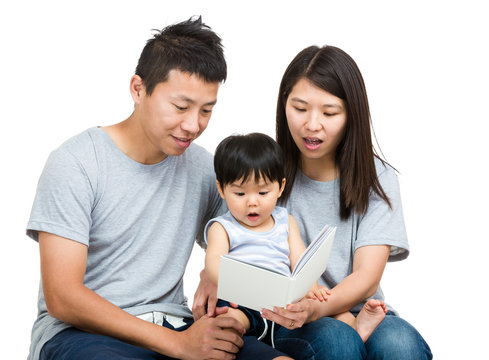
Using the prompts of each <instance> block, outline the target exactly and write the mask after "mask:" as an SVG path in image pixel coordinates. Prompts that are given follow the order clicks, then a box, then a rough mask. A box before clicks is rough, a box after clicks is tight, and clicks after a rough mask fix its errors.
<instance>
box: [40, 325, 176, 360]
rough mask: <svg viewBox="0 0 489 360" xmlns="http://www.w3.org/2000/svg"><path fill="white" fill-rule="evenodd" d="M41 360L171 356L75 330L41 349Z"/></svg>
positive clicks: (163, 359) (157, 359)
mask: <svg viewBox="0 0 489 360" xmlns="http://www.w3.org/2000/svg"><path fill="white" fill-rule="evenodd" d="M39 359H40V360H88V359H90V360H111V359H120V360H123V359H127V360H129V359H131V360H132V359H142V360H143V359H144V360H145V359H148V360H149V359H151V360H167V359H172V358H170V357H167V356H164V355H161V354H158V353H156V352H154V351H151V350H148V349H145V348H142V347H139V346H135V345H131V344H128V343H125V342H123V341H120V340H117V339H114V338H111V337H109V336H103V335H96V334H90V333H87V332H84V331H80V330H78V329H75V328H69V329H66V330H63V331H62V332H60V333H58V334H57V335H56V336H54V337H53V338H52V339H51V340H49V341H48V342H47V343H46V344H45V345H44V346H43V348H42V350H41V354H40V358H39Z"/></svg>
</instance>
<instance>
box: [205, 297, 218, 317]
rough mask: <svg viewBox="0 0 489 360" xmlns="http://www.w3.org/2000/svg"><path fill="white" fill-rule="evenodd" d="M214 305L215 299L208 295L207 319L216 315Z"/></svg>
mask: <svg viewBox="0 0 489 360" xmlns="http://www.w3.org/2000/svg"><path fill="white" fill-rule="evenodd" d="M216 304H217V297H216V296H214V295H209V298H208V299H207V315H208V316H209V317H213V316H215V315H216Z"/></svg>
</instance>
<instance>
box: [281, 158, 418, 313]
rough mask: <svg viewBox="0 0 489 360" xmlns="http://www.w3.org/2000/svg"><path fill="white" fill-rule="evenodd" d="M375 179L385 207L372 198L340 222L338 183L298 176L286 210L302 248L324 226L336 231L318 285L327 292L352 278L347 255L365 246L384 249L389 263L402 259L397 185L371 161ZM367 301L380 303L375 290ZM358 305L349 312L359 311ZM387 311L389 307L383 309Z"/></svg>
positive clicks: (382, 167)
mask: <svg viewBox="0 0 489 360" xmlns="http://www.w3.org/2000/svg"><path fill="white" fill-rule="evenodd" d="M375 165H376V169H377V175H378V178H379V181H380V184H381V185H382V188H383V189H384V191H385V193H386V195H387V196H388V197H389V199H390V202H391V204H392V209H391V208H389V205H388V204H387V203H386V202H385V201H384V200H382V199H381V198H379V197H378V196H377V195H376V194H371V196H370V202H369V207H368V210H367V212H366V213H365V214H363V215H358V214H357V213H353V214H352V215H351V216H350V218H349V219H348V220H341V219H340V215H339V214H340V205H339V199H340V188H339V185H340V182H339V179H336V180H334V181H330V182H321V181H314V180H312V179H310V178H308V177H307V176H306V175H305V174H303V173H302V172H301V171H300V170H298V172H297V175H296V179H295V183H294V186H293V188H292V191H291V194H290V197H289V199H288V201H287V204H286V207H287V209H288V210H289V213H290V214H291V215H292V216H294V218H295V219H296V220H297V222H298V224H299V229H300V233H301V236H302V239H303V240H304V242H305V243H306V245H308V244H309V243H310V241H311V240H313V239H314V238H315V236H316V235H317V233H319V231H320V230H321V229H322V228H323V226H324V225H325V224H329V225H332V226H336V227H337V230H336V235H335V240H334V243H333V248H332V251H331V255H330V258H329V261H328V266H327V268H326V271H325V272H324V274H323V275H322V277H321V278H320V280H319V283H320V284H323V285H325V286H327V287H329V288H333V287H335V286H336V285H337V284H338V283H339V282H341V281H342V280H343V279H344V278H346V277H347V276H348V275H350V274H351V273H352V269H353V253H354V252H355V250H356V249H358V248H359V247H362V246H368V245H390V246H391V252H390V256H389V261H398V260H403V259H405V258H406V257H407V256H408V254H409V246H408V241H407V236H406V228H405V225H404V217H403V213H402V206H401V197H400V192H399V183H398V180H397V176H396V173H395V171H394V169H392V167H390V166H389V165H384V164H383V163H382V162H381V161H380V160H378V159H375ZM372 298H375V299H380V300H384V294H383V292H382V290H381V288H380V287H379V289H378V290H377V292H376V293H375V294H374V295H373V296H372ZM362 306H363V303H362V304H359V305H357V306H356V307H354V308H353V309H352V311H353V312H358V311H360V309H361V307H362ZM388 308H389V309H390V310H393V309H392V307H390V306H388Z"/></svg>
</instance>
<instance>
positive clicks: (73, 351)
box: [39, 319, 283, 360]
mask: <svg viewBox="0 0 489 360" xmlns="http://www.w3.org/2000/svg"><path fill="white" fill-rule="evenodd" d="M192 322H193V321H192V320H190V319H189V322H188V324H187V325H185V326H182V327H179V328H177V329H175V328H174V327H173V326H172V325H171V324H169V323H168V322H167V321H166V320H165V321H164V323H163V326H165V327H167V328H170V329H172V330H176V331H183V330H186V329H188V328H189V326H190V325H191V324H192ZM243 341H244V345H243V347H242V348H241V350H240V351H239V353H238V354H237V356H236V359H237V360H257V359H274V358H275V357H278V356H281V355H283V354H282V353H281V352H279V351H278V350H276V349H273V348H272V347H271V346H268V345H266V344H265V343H262V342H260V341H258V340H257V339H256V337H254V336H243ZM39 359H40V360H136V359H137V360H171V359H173V358H170V357H168V356H165V355H161V354H158V353H157V352H154V351H151V350H148V349H145V348H142V347H139V346H135V345H131V344H128V343H125V342H123V341H120V340H118V339H114V338H111V337H109V336H103V335H96V334H90V333H87V332H84V331H81V330H78V329H75V328H68V329H66V330H63V331H61V332H60V333H58V334H56V335H55V336H54V337H53V338H52V339H51V340H49V341H48V342H47V343H46V344H44V346H43V348H42V349H41V354H40V357H39Z"/></svg>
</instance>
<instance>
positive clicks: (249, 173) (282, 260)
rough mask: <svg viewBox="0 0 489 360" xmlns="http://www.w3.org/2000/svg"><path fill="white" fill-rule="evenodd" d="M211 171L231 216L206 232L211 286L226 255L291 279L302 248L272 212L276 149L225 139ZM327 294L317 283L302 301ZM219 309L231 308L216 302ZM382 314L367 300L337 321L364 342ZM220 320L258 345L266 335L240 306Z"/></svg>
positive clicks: (247, 138) (280, 215)
mask: <svg viewBox="0 0 489 360" xmlns="http://www.w3.org/2000/svg"><path fill="white" fill-rule="evenodd" d="M214 170H215V172H216V179H217V180H216V183H217V188H218V191H219V193H220V195H221V197H222V198H223V199H224V200H225V201H226V204H227V207H228V210H229V211H228V212H227V213H226V214H224V215H222V216H219V217H217V218H214V219H212V220H211V221H209V223H208V224H207V226H206V228H205V234H204V235H205V240H206V242H207V251H206V256H205V270H206V272H207V274H208V276H209V278H210V279H211V281H212V282H214V283H215V284H217V282H218V277H219V261H220V256H221V255H225V254H230V255H232V256H233V257H235V258H238V259H242V260H246V261H247V262H250V263H254V264H257V265H260V266H262V267H266V268H269V269H271V270H275V271H278V272H281V273H290V271H291V270H293V269H294V267H295V265H296V263H297V261H298V259H299V258H300V256H301V255H302V253H303V252H304V251H305V245H304V243H303V241H302V239H301V236H300V233H299V227H298V225H297V221H296V220H295V219H294V218H293V217H292V216H291V215H289V214H288V213H287V209H285V208H283V207H279V206H276V204H277V200H278V198H279V197H280V195H281V194H282V191H283V190H284V187H285V174H284V167H283V158H282V152H281V149H280V147H279V145H278V144H277V143H276V142H275V141H274V140H273V139H272V138H270V137H269V136H267V135H265V134H260V133H252V134H248V135H233V136H229V137H227V138H225V139H224V140H223V141H222V142H221V143H220V144H219V145H218V147H217V149H216V154H215V157H214ZM330 294H331V292H330V290H329V289H327V288H326V287H324V286H320V285H318V283H317V282H316V284H315V285H314V286H313V287H312V289H311V290H310V291H309V292H308V294H307V295H306V297H308V298H310V299H314V300H318V301H325V300H327V298H328V295H330ZM257 296H259V294H257ZM218 305H219V306H224V305H229V303H227V302H224V301H222V300H219V303H218ZM386 312H387V309H386V307H385V304H384V302H383V301H379V300H374V299H370V300H369V301H367V303H366V304H365V306H364V307H363V309H362V310H361V311H360V313H359V314H358V316H357V317H356V318H355V317H354V316H353V314H351V313H349V312H347V313H343V314H339V315H337V316H335V318H337V319H338V320H341V321H343V322H345V323H347V324H349V325H350V326H352V327H353V328H354V329H356V330H357V332H358V333H359V335H360V336H361V338H362V339H363V341H364V342H365V341H366V340H367V339H368V337H369V336H370V334H371V333H372V332H373V330H374V329H375V328H376V327H377V326H378V324H380V322H382V320H383V319H384V317H385V313H386ZM221 316H232V317H234V318H236V319H237V320H238V321H240V322H241V323H242V324H243V326H244V327H245V328H246V329H247V334H248V335H254V336H257V337H258V339H259V340H260V339H262V338H263V337H264V336H265V335H266V331H267V328H268V325H267V323H266V321H265V320H264V319H263V318H262V317H261V315H260V313H259V312H257V311H255V310H251V309H247V308H244V307H242V306H239V307H238V308H230V309H229V311H228V312H227V313H226V314H223V315H221ZM272 335H273V334H272ZM272 339H273V337H272Z"/></svg>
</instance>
